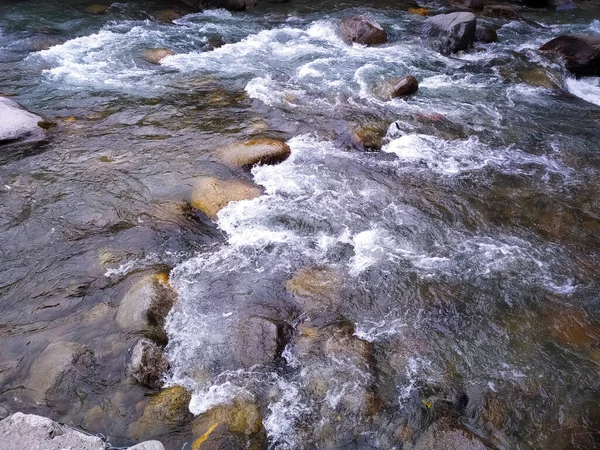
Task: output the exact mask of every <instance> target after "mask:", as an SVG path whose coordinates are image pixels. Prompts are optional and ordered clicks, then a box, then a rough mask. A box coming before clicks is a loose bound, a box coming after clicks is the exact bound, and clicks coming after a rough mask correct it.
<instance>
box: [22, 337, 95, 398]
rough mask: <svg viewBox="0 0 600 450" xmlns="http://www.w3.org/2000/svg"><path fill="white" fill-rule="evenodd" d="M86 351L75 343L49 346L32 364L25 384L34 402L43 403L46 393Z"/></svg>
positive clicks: (59, 343)
mask: <svg viewBox="0 0 600 450" xmlns="http://www.w3.org/2000/svg"><path fill="white" fill-rule="evenodd" d="M86 351H88V350H87V349H86V348H85V347H83V346H82V345H80V344H78V343H76V342H66V341H56V342H52V343H51V344H49V345H48V346H47V347H46V348H45V349H44V350H43V351H42V353H40V355H39V356H38V357H37V359H36V360H35V361H34V363H33V364H32V366H31V368H30V369H29V378H28V379H27V381H26V382H25V387H26V388H27V389H28V390H29V391H30V393H31V395H32V397H33V399H34V401H35V402H36V403H45V401H46V394H47V393H48V391H49V390H50V389H51V388H52V387H54V386H55V385H56V384H57V382H58V381H59V379H60V378H61V376H63V375H64V374H65V373H66V372H67V371H69V370H70V369H71V368H72V367H73V366H74V365H75V363H76V362H77V359H78V358H79V357H80V356H81V355H83V354H84V353H85V352H86Z"/></svg>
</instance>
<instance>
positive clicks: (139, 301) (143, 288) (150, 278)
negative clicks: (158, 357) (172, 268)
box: [116, 272, 177, 342]
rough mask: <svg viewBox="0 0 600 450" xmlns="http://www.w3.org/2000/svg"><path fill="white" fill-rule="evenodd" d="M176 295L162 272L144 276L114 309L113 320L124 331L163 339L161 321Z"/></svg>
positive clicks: (164, 337)
mask: <svg viewBox="0 0 600 450" xmlns="http://www.w3.org/2000/svg"><path fill="white" fill-rule="evenodd" d="M176 298H177V294H176V293H175V291H173V289H171V287H170V286H169V280H168V276H167V274H166V273H162V272H161V273H157V274H151V275H145V276H143V277H141V278H140V279H138V280H137V281H136V282H135V283H134V284H133V285H132V286H131V288H130V289H129V290H128V291H127V293H126V294H125V296H124V297H123V299H122V300H121V303H120V305H119V309H118V310H117V316H116V321H117V324H118V325H119V327H120V328H121V329H122V330H125V331H132V332H136V333H142V334H146V335H148V336H149V337H151V338H153V339H155V340H157V341H158V342H166V333H165V331H164V323H165V318H166V317H167V314H168V313H169V311H170V310H171V308H172V307H173V304H174V303H175V299H176Z"/></svg>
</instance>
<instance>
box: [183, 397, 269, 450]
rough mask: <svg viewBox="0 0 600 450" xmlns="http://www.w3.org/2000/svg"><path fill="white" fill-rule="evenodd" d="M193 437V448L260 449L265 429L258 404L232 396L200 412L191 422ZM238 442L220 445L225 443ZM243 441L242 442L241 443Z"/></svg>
mask: <svg viewBox="0 0 600 450" xmlns="http://www.w3.org/2000/svg"><path fill="white" fill-rule="evenodd" d="M192 429H193V432H194V436H198V437H196V438H195V440H194V442H193V444H192V449H193V450H207V449H219V448H250V449H261V448H264V446H265V444H266V438H267V435H266V431H265V428H264V426H263V420H262V415H261V412H260V409H259V408H258V406H257V405H256V404H255V403H253V402H251V401H249V400H246V399H243V398H239V397H238V398H235V399H234V400H232V401H231V402H230V403H227V404H221V405H217V406H215V407H213V408H211V409H210V410H209V411H207V412H205V413H203V414H201V415H200V416H198V417H197V418H196V419H194V422H193V424H192ZM236 442H238V443H241V444H242V446H240V445H239V444H238V445H234V446H233V447H223V445H226V444H228V443H236ZM244 444H246V445H244Z"/></svg>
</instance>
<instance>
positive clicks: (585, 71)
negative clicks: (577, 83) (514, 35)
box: [540, 34, 600, 78]
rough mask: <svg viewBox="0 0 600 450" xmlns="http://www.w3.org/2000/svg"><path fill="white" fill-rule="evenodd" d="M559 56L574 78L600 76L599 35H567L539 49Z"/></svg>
mask: <svg viewBox="0 0 600 450" xmlns="http://www.w3.org/2000/svg"><path fill="white" fill-rule="evenodd" d="M540 50H542V51H548V52H552V53H555V54H557V55H560V56H561V57H562V58H563V59H564V60H565V67H566V68H567V70H568V71H569V72H571V73H573V74H575V76H576V77H578V78H579V77H585V76H600V35H585V34H567V35H565V36H559V37H557V38H555V39H552V40H551V41H549V42H546V43H545V44H544V45H542V46H541V47H540Z"/></svg>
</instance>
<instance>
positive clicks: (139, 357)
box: [127, 339, 169, 389]
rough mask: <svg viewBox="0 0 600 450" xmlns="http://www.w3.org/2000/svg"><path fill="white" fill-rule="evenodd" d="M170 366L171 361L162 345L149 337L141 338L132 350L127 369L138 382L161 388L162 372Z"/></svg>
mask: <svg viewBox="0 0 600 450" xmlns="http://www.w3.org/2000/svg"><path fill="white" fill-rule="evenodd" d="M168 368H169V361H168V360H167V358H166V357H165V355H164V353H163V351H162V350H161V349H160V347H158V346H157V345H156V344H154V343H153V342H151V341H149V340H148V339H141V340H140V341H138V343H137V344H136V345H135V347H134V348H133V351H132V352H131V361H130V363H129V366H128V368H127V371H128V373H129V375H130V376H131V377H132V378H133V379H134V380H136V381H137V382H138V383H140V384H143V385H146V386H149V387H151V388H153V389H159V388H161V387H162V381H161V377H162V374H163V373H164V372H166V371H167V369H168Z"/></svg>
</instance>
